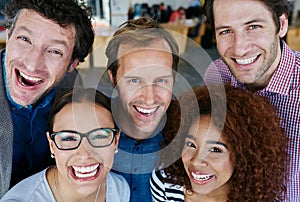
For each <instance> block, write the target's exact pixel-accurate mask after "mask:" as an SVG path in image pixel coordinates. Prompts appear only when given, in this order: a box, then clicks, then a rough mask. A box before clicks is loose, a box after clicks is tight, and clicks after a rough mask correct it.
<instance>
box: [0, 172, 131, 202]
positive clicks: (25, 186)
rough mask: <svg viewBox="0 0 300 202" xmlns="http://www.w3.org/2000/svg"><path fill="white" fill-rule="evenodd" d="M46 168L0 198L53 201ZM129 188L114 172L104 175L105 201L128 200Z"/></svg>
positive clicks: (23, 201) (5, 199)
mask: <svg viewBox="0 0 300 202" xmlns="http://www.w3.org/2000/svg"><path fill="white" fill-rule="evenodd" d="M46 171H47V169H45V170H43V171H41V172H39V173H36V174H34V175H32V176H30V177H28V178H26V179H24V180H23V181H21V182H19V183H18V184H17V185H16V186H14V187H13V188H12V189H10V190H9V191H8V192H7V193H6V194H5V195H4V196H3V197H2V199H1V200H0V201H1V202H2V201H20V202H21V201H22V202H29V201H48V202H55V199H54V196H53V194H52V192H51V189H50V187H49V184H48V181H47V179H46ZM129 198H130V190H129V186H128V184H127V182H126V180H125V179H124V178H123V177H122V176H120V175H117V174H115V173H111V172H109V173H108V175H107V177H106V201H107V202H116V201H117V202H128V201H129Z"/></svg>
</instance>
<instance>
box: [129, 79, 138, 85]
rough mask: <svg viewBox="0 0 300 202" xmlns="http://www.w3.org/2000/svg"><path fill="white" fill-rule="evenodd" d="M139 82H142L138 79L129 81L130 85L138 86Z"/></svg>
mask: <svg viewBox="0 0 300 202" xmlns="http://www.w3.org/2000/svg"><path fill="white" fill-rule="evenodd" d="M139 82H140V80H139V79H137V78H133V79H130V80H129V83H132V84H136V83H139Z"/></svg>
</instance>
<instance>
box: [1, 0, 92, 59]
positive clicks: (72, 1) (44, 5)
mask: <svg viewBox="0 0 300 202" xmlns="http://www.w3.org/2000/svg"><path fill="white" fill-rule="evenodd" d="M22 9H29V10H32V11H35V12H37V13H38V14H40V15H41V16H43V17H45V18H47V19H49V20H52V21H53V22H56V23H57V24H58V25H59V26H61V27H67V26H69V25H73V26H74V27H75V30H76V41H75V46H74V49H73V53H72V61H70V63H72V62H73V61H74V60H75V59H77V58H78V59H79V61H80V62H83V61H84V58H85V57H86V56H87V55H88V54H89V53H90V51H91V47H92V45H93V42H94V38H95V34H94V30H93V27H92V22H91V19H92V13H91V10H90V9H89V8H88V7H87V6H85V4H84V2H83V1H78V0H11V1H9V2H8V3H7V4H6V7H5V10H4V11H3V13H4V15H5V27H6V28H7V29H8V30H9V34H8V37H10V36H11V34H12V32H13V31H14V25H15V23H16V21H17V20H18V15H19V13H20V11H21V10H22Z"/></svg>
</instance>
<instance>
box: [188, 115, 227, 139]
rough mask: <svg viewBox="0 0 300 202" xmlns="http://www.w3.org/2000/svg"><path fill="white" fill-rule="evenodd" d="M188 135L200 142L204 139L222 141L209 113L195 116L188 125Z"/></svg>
mask: <svg viewBox="0 0 300 202" xmlns="http://www.w3.org/2000/svg"><path fill="white" fill-rule="evenodd" d="M189 135H192V136H193V137H194V138H195V139H196V140H198V141H200V142H203V141H206V140H215V141H223V137H222V136H223V135H222V132H221V131H220V130H219V129H218V128H217V127H216V126H215V125H214V123H213V122H212V120H211V116H210V115H200V117H198V118H196V119H195V120H194V121H193V122H192V124H191V126H190V129H189Z"/></svg>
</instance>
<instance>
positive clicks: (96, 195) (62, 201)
mask: <svg viewBox="0 0 300 202" xmlns="http://www.w3.org/2000/svg"><path fill="white" fill-rule="evenodd" d="M51 176H52V177H51ZM51 178H52V179H51ZM59 179H61V177H59V176H58V170H57V168H56V166H55V167H54V168H53V169H51V171H49V172H48V173H47V180H48V183H49V186H50V187H51V191H52V193H53V196H54V198H55V200H56V201H57V202H67V201H73V202H76V201H91V202H96V201H105V196H106V183H105V182H103V183H102V184H101V185H99V186H98V188H97V190H96V191H95V192H93V193H90V194H89V195H81V194H79V193H78V192H76V191H75V190H72V186H69V185H68V186H64V185H62V183H61V180H59ZM62 187H64V188H62ZM69 193H72V194H69Z"/></svg>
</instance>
